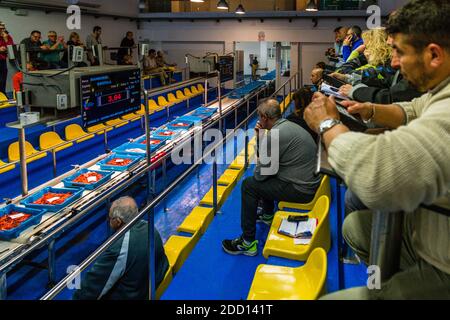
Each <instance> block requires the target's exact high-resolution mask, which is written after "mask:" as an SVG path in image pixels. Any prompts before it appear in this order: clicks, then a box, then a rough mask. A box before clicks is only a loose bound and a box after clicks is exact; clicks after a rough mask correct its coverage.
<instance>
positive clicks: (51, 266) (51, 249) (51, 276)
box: [48, 239, 56, 287]
mask: <svg viewBox="0 0 450 320" xmlns="http://www.w3.org/2000/svg"><path fill="white" fill-rule="evenodd" d="M55 255H56V252H55V239H53V240H51V241H50V242H49V243H48V285H49V287H53V286H54V285H55V284H56V259H55Z"/></svg>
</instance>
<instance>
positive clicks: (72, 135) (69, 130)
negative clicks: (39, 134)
mask: <svg viewBox="0 0 450 320" xmlns="http://www.w3.org/2000/svg"><path fill="white" fill-rule="evenodd" d="M64 131H65V134H66V140H75V139H77V138H80V137H83V136H85V137H84V138H80V139H77V140H76V142H77V143H80V142H83V141H86V140H89V139H92V138H93V137H95V135H94V134H90V135H88V136H86V135H87V132H85V131H84V130H83V128H81V127H80V126H79V125H78V124H69V125H68V126H67V127H66V128H65V129H64Z"/></svg>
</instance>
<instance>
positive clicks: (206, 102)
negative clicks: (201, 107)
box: [205, 78, 208, 106]
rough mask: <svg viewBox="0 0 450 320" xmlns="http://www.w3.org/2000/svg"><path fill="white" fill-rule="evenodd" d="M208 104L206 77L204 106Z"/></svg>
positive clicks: (206, 80) (206, 81)
mask: <svg viewBox="0 0 450 320" xmlns="http://www.w3.org/2000/svg"><path fill="white" fill-rule="evenodd" d="M207 104H208V78H206V79H205V106H206V105H207Z"/></svg>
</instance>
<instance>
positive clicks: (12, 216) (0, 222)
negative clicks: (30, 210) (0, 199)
mask: <svg viewBox="0 0 450 320" xmlns="http://www.w3.org/2000/svg"><path fill="white" fill-rule="evenodd" d="M30 217H31V214H27V213H22V212H17V211H11V213H9V214H7V215H4V216H3V217H0V231H7V230H12V229H14V228H17V227H18V226H20V224H21V223H22V222H24V221H27V220H28V219H29V218H30Z"/></svg>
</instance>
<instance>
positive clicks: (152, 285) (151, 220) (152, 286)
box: [147, 208, 156, 300]
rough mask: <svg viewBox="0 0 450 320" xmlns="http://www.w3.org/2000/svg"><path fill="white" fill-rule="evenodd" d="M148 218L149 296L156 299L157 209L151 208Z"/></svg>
mask: <svg viewBox="0 0 450 320" xmlns="http://www.w3.org/2000/svg"><path fill="white" fill-rule="evenodd" d="M147 220H148V223H147V225H148V247H149V248H150V255H149V263H148V279H149V298H150V300H155V299H156V279H155V267H156V256H155V229H154V225H155V210H154V208H151V209H150V210H149V212H148V214H147Z"/></svg>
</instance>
